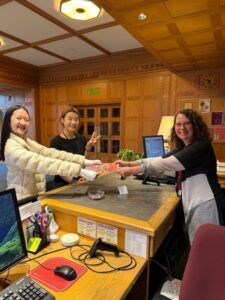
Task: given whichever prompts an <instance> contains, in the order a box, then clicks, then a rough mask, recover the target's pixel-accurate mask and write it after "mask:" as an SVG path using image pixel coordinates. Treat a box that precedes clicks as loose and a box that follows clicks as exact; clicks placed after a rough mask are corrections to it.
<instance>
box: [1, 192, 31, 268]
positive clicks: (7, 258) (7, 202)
mask: <svg viewBox="0 0 225 300" xmlns="http://www.w3.org/2000/svg"><path fill="white" fill-rule="evenodd" d="M25 257H27V249H26V243H25V238H24V234H23V228H22V223H21V220H20V213H19V208H18V203H17V198H16V192H15V189H8V190H5V191H0V273H1V272H3V271H5V270H6V269H8V268H9V267H11V266H13V265H14V264H16V263H17V262H19V261H21V260H22V259H24V258H25Z"/></svg>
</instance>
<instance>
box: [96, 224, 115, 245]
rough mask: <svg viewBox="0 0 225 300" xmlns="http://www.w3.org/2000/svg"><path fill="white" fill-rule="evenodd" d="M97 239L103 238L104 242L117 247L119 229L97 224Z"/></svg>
mask: <svg viewBox="0 0 225 300" xmlns="http://www.w3.org/2000/svg"><path fill="white" fill-rule="evenodd" d="M97 238H102V239H103V241H104V242H109V243H112V244H116V245H117V243H118V229H117V228H116V227H113V226H110V225H106V224H102V223H97Z"/></svg>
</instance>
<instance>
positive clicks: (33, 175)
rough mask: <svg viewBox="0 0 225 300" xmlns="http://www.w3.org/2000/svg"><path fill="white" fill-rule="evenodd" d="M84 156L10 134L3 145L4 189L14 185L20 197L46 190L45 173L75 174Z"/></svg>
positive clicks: (78, 170)
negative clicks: (5, 173)
mask: <svg viewBox="0 0 225 300" xmlns="http://www.w3.org/2000/svg"><path fill="white" fill-rule="evenodd" d="M84 159H85V157H84V156H82V155H78V154H71V153H68V152H65V151H59V150H56V149H53V148H47V147H44V146H42V145H40V144H39V143H37V142H35V141H33V140H31V139H29V138H26V140H24V139H22V138H20V137H19V136H17V135H15V134H13V133H11V134H10V137H9V139H8V140H7V142H6V145H5V162H6V164H7V168H8V174H7V185H8V187H7V188H15V189H16V194H17V198H18V200H19V199H22V198H25V197H29V196H31V195H35V194H42V193H44V192H45V185H46V180H45V177H46V176H45V175H46V174H48V175H61V176H73V177H77V176H78V175H79V174H80V170H81V167H82V166H83V164H84Z"/></svg>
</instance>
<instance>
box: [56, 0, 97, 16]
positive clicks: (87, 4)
mask: <svg viewBox="0 0 225 300" xmlns="http://www.w3.org/2000/svg"><path fill="white" fill-rule="evenodd" d="M100 11H101V8H100V7H99V6H97V5H96V4H95V3H93V2H92V1H89V0H62V1H61V3H60V12H61V13H62V14H64V15H66V16H67V17H69V18H71V19H74V20H83V21H86V20H91V19H94V18H97V17H98V16H99V14H100Z"/></svg>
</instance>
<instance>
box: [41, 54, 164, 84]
mask: <svg viewBox="0 0 225 300" xmlns="http://www.w3.org/2000/svg"><path fill="white" fill-rule="evenodd" d="M164 69H165V67H164V65H163V64H162V63H160V62H158V61H157V60H155V59H154V58H153V57H152V56H151V55H150V54H149V53H147V52H146V51H145V50H143V49H141V50H138V51H137V50H135V51H134V50H133V51H129V52H126V53H124V52H123V53H122V54H117V55H111V56H110V57H101V58H99V57H98V58H97V57H95V58H92V59H89V60H87V59H85V60H80V61H79V62H76V63H71V64H63V65H60V66H55V67H49V68H46V69H40V84H43V85H44V84H51V83H59V82H65V81H67V82H68V81H76V80H82V81H83V80H92V79H103V78H104V79H106V78H109V77H110V78H111V77H118V76H121V75H126V74H135V73H138V74H140V73H146V72H149V71H156V70H164Z"/></svg>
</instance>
